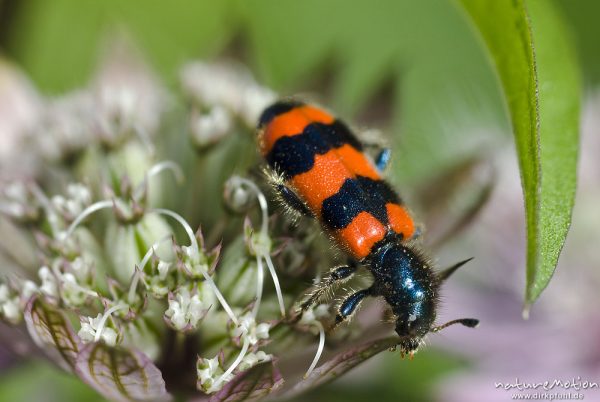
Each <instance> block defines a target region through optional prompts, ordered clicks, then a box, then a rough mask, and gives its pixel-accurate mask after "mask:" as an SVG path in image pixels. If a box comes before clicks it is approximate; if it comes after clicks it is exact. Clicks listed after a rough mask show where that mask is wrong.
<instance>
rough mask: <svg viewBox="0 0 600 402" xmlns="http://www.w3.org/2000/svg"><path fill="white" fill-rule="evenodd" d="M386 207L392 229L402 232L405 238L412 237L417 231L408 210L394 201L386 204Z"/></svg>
mask: <svg viewBox="0 0 600 402" xmlns="http://www.w3.org/2000/svg"><path fill="white" fill-rule="evenodd" d="M385 209H386V210H387V214H388V221H389V222H390V226H391V227H392V230H393V231H394V232H396V233H398V234H402V237H403V239H410V238H411V237H412V236H413V234H414V233H415V223H414V221H413V220H412V218H411V217H410V215H409V213H408V211H407V210H406V209H405V208H404V207H402V206H400V205H398V204H392V203H388V204H385Z"/></svg>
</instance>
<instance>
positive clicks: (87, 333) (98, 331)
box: [77, 313, 119, 346]
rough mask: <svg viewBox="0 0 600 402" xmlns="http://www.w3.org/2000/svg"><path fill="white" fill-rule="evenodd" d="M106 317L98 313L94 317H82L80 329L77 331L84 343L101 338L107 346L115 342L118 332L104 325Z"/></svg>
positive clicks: (113, 344)
mask: <svg viewBox="0 0 600 402" xmlns="http://www.w3.org/2000/svg"><path fill="white" fill-rule="evenodd" d="M106 321H107V317H106V316H105V315H104V314H101V313H99V314H98V315H97V316H96V317H95V318H92V317H84V318H83V319H82V320H81V329H80V330H79V332H78V333H77V335H79V337H80V338H81V340H82V341H83V342H85V343H88V342H97V341H98V340H102V341H103V342H104V343H106V344H107V345H109V346H115V345H116V344H117V338H118V335H119V334H118V332H117V331H116V330H115V329H114V328H111V327H109V326H107V325H106Z"/></svg>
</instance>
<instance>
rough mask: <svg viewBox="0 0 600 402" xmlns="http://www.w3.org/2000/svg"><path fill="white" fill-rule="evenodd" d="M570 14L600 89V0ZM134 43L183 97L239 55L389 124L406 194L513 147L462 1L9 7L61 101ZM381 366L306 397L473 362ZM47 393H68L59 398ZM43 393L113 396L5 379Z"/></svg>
mask: <svg viewBox="0 0 600 402" xmlns="http://www.w3.org/2000/svg"><path fill="white" fill-rule="evenodd" d="M350 4H351V6H350ZM556 4H557V6H558V7H559V9H560V10H561V12H562V13H563V15H564V18H565V20H566V21H567V23H568V25H569V26H570V27H571V30H572V33H573V37H574V40H575V43H576V45H577V47H578V53H579V56H580V60H581V65H582V68H583V72H584V78H585V83H586V85H587V88H592V87H594V86H596V85H597V84H598V82H599V81H600V51H599V50H600V49H599V47H598V38H600V24H598V23H597V21H596V19H597V17H598V16H599V15H600V3H598V2H594V1H591V0H590V1H581V0H579V1H573V0H563V1H557V2H556ZM122 34H126V35H128V36H129V37H130V39H131V40H132V41H133V42H134V43H135V44H137V45H138V46H139V48H140V50H141V52H142V53H143V55H144V56H145V57H146V61H147V62H148V63H149V64H150V65H151V66H152V68H153V69H155V71H156V72H157V73H158V74H160V76H161V77H162V78H163V79H164V81H165V82H166V83H167V84H168V85H169V86H170V87H171V89H172V90H173V92H176V91H177V89H178V88H177V86H178V80H177V77H178V71H179V68H180V66H181V65H182V63H184V62H185V61H188V60H190V59H194V58H208V59H215V58H223V57H225V58H233V59H237V60H240V61H242V62H243V63H245V64H247V65H248V66H249V67H250V68H251V70H252V71H253V72H254V74H255V75H256V77H257V79H258V80H259V81H260V82H261V83H264V84H267V85H269V86H271V87H273V88H274V89H276V90H277V91H279V92H280V93H281V94H283V95H287V94H296V93H303V94H310V96H312V97H314V98H315V99H317V100H320V101H322V102H323V103H326V104H327V105H328V106H329V107H331V108H332V109H333V110H336V111H337V112H338V113H339V114H341V115H342V116H344V117H346V118H347V119H348V120H350V121H353V122H356V123H358V124H359V125H362V126H374V125H375V123H377V127H380V128H383V129H384V131H385V133H386V135H387V136H388V137H389V138H390V139H391V141H392V143H393V144H392V145H393V148H394V150H395V152H396V153H397V155H400V156H397V157H396V159H395V161H394V166H393V170H392V172H391V173H392V175H393V181H395V182H397V183H401V184H402V185H408V186H410V185H411V184H415V183H418V182H419V181H421V180H423V179H424V178H426V177H428V176H431V175H432V174H433V172H436V171H439V170H440V169H443V168H444V166H450V165H452V164H453V163H454V162H456V161H457V160H460V159H462V158H464V157H465V156H468V155H471V154H473V153H477V152H480V151H484V152H485V151H486V150H487V149H492V148H493V147H494V144H498V143H506V142H508V141H511V140H512V137H511V136H510V129H509V123H508V120H507V117H506V112H505V110H504V107H503V104H502V99H501V95H500V91H499V87H498V83H497V80H496V78H495V75H494V73H493V71H492V69H491V67H490V64H489V62H488V60H487V59H486V56H485V53H484V51H483V50H482V48H481V47H480V44H479V42H478V39H477V37H476V36H475V35H474V34H473V32H472V31H471V29H470V26H469V25H468V24H467V23H466V21H465V19H464V16H463V15H461V12H460V10H458V9H457V8H456V7H455V5H454V4H453V3H452V2H451V1H442V0H427V1H419V2H417V1H410V0H402V1H400V0H376V1H352V2H349V1H347V0H329V1H318V0H305V1H302V2H298V1H278V0H272V1H263V0H255V1H247V0H246V1H241V0H240V1H229V0H214V1H203V0H174V1H171V2H165V1H159V0H102V1H97V0H0V48H1V51H2V53H3V56H4V57H6V58H7V59H9V60H12V61H14V62H15V63H17V64H18V65H19V66H20V67H21V68H22V69H23V70H24V71H25V72H26V74H27V75H29V76H30V77H31V79H32V80H33V81H34V83H35V85H36V86H38V87H39V88H40V89H41V90H42V91H43V92H44V93H45V94H47V95H57V94H60V93H63V92H65V91H68V90H71V89H74V88H77V87H80V86H83V85H85V84H87V83H88V82H89V80H90V78H91V77H92V76H93V73H94V71H95V68H96V66H97V65H98V61H99V60H100V58H101V56H102V52H103V49H106V48H107V46H108V45H109V43H110V41H111V39H113V38H114V37H115V35H122ZM474 132H475V133H477V135H473V133H474ZM376 359H377V360H379V361H380V362H382V361H383V363H382V364H381V365H378V366H374V367H376V368H375V369H374V371H371V373H370V375H371V378H373V373H375V374H376V375H375V376H374V377H375V379H374V380H370V381H369V382H368V384H369V387H367V386H365V385H361V386H360V388H358V387H356V386H352V385H350V384H349V381H345V382H344V381H342V382H339V383H337V384H333V385H332V386H330V387H328V388H326V389H324V390H319V391H316V392H314V393H313V394H312V395H310V396H305V398H303V399H307V398H310V399H311V400H318V401H342V400H344V401H347V400H364V399H366V398H368V397H371V396H372V395H373V393H374V392H376V395H377V397H378V399H379V400H380V401H387V400H390V401H392V400H396V398H397V397H396V395H398V392H399V390H401V393H402V395H403V396H405V397H406V400H410V401H420V400H429V398H430V395H429V394H428V392H429V390H430V387H429V384H431V383H433V382H435V381H436V379H437V376H438V375H439V374H441V373H444V372H446V371H448V370H452V369H455V368H457V367H461V366H464V365H465V364H466V363H465V362H463V361H462V360H461V359H460V358H458V357H455V356H451V355H448V354H445V353H440V352H439V351H431V350H428V351H426V352H423V353H421V354H420V355H419V358H418V359H416V360H415V361H414V362H412V363H411V364H410V365H408V366H406V365H405V364H400V363H401V361H400V359H399V358H398V356H396V355H392V354H383V355H382V356H378V357H377V358H376ZM355 376H360V371H359V374H357V375H355ZM32 377H33V378H35V379H36V382H37V386H36V387H35V388H32V387H31V386H30V382H31V378H32ZM350 382H351V381H350ZM47 387H52V388H53V389H56V390H57V394H55V395H48V394H45V389H47ZM42 394H44V396H45V397H46V398H48V397H52V398H54V399H46V400H56V401H59V400H60V401H63V400H82V399H83V398H86V399H87V400H90V401H91V400H99V397H97V396H96V394H95V393H94V392H92V391H90V390H89V389H88V388H87V387H86V386H84V385H83V384H81V383H80V382H79V380H76V379H72V378H70V377H68V376H65V375H62V374H60V373H58V372H57V371H55V370H54V369H52V368H49V367H48V366H46V365H44V364H43V363H38V364H29V365H27V366H21V367H18V368H16V369H14V370H12V371H10V372H8V373H3V374H2V378H1V379H0V400H2V401H17V400H38V399H39V397H40V396H41V395H42Z"/></svg>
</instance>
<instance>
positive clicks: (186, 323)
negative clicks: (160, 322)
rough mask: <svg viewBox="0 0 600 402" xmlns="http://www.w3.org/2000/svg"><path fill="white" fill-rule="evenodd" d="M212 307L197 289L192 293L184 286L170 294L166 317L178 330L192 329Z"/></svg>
mask: <svg viewBox="0 0 600 402" xmlns="http://www.w3.org/2000/svg"><path fill="white" fill-rule="evenodd" d="M210 307H211V305H210V304H208V303H206V302H205V301H204V300H202V299H201V298H200V295H199V294H198V292H197V291H196V290H194V291H193V293H192V292H190V290H189V289H188V288H187V287H185V286H182V287H180V288H179V289H177V290H176V292H175V294H172V295H170V296H169V308H168V309H167V311H165V319H166V320H167V322H168V323H169V324H170V325H171V326H172V327H173V328H174V329H176V330H177V331H190V330H193V329H196V328H197V327H198V323H199V322H200V320H201V319H202V318H204V316H205V315H206V313H207V312H208V310H209V309H210Z"/></svg>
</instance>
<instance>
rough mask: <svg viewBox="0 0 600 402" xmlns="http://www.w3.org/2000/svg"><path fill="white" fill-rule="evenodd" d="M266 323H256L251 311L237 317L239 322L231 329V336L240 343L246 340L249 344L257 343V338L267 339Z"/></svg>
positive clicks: (267, 328) (268, 326)
mask: <svg viewBox="0 0 600 402" xmlns="http://www.w3.org/2000/svg"><path fill="white" fill-rule="evenodd" d="M270 328H271V325H270V324H268V323H264V322H263V323H260V324H257V323H256V320H255V318H254V316H253V315H252V313H246V314H244V315H243V316H241V317H240V318H239V324H238V325H237V326H235V328H233V329H232V330H231V336H232V337H233V338H237V339H239V340H240V342H241V343H246V342H248V343H249V344H250V345H251V346H254V345H256V344H257V343H258V341H259V340H264V339H269V329H270Z"/></svg>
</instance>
